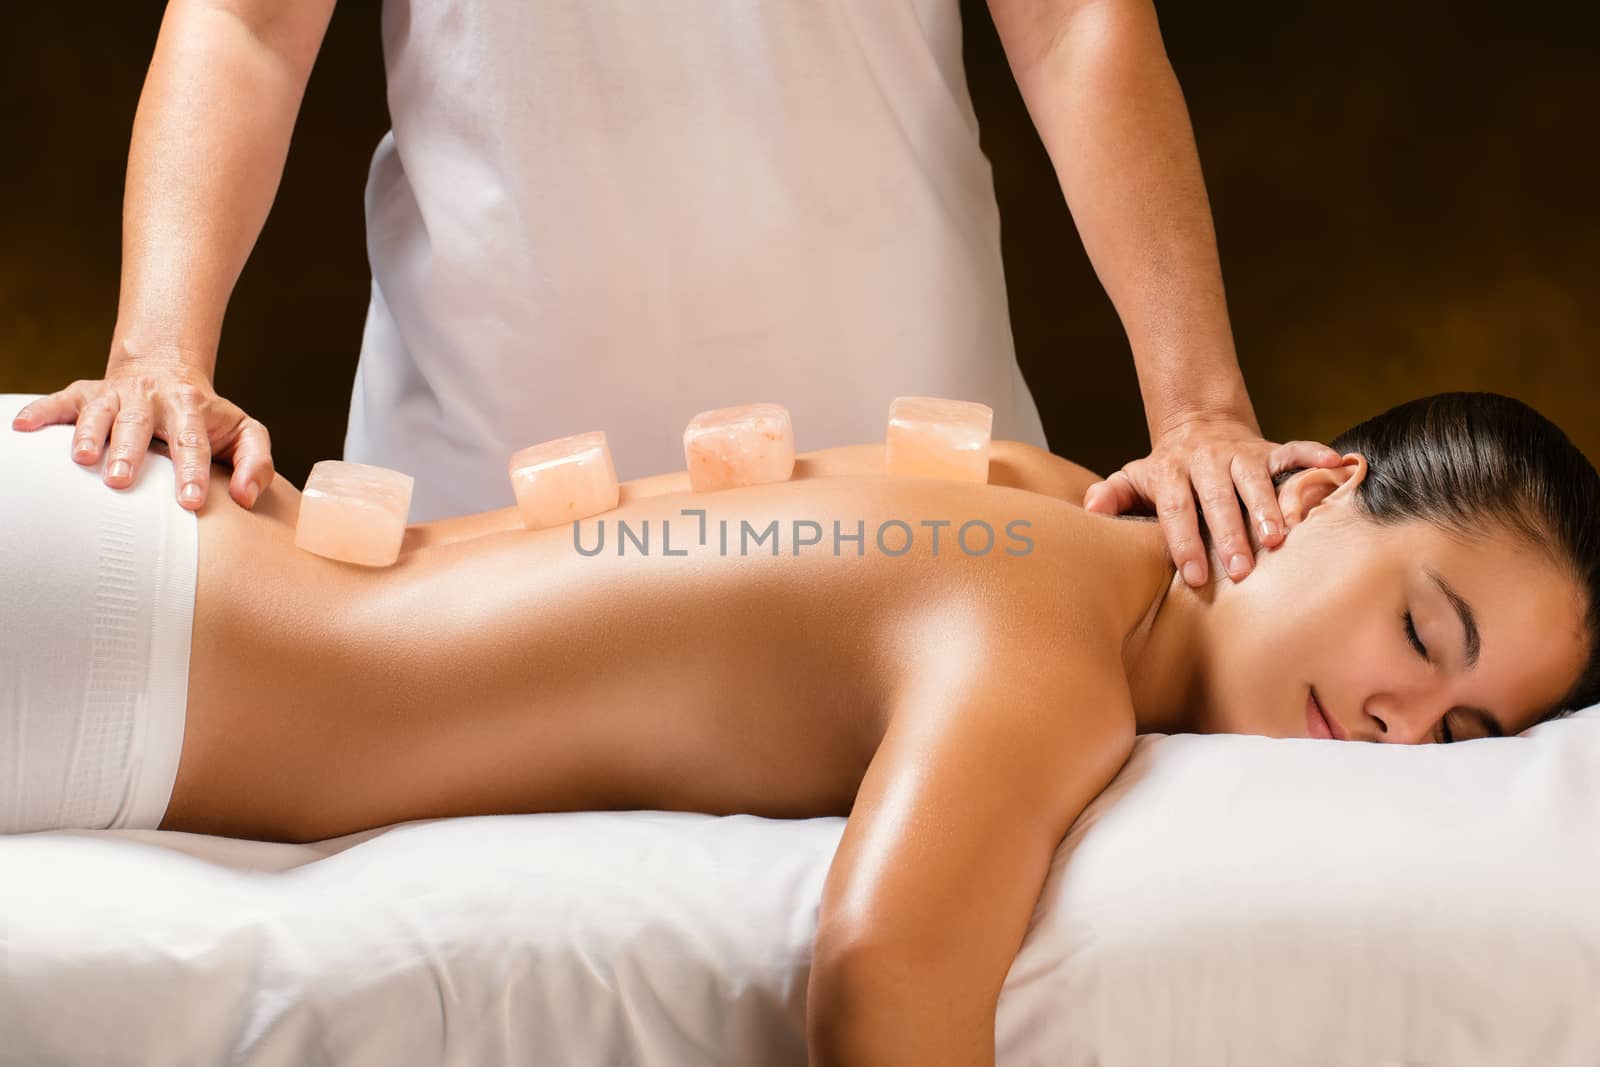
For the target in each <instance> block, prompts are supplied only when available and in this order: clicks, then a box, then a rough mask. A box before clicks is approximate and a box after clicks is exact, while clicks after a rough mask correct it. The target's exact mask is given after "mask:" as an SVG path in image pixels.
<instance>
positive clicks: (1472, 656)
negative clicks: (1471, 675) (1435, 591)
mask: <svg viewBox="0 0 1600 1067" xmlns="http://www.w3.org/2000/svg"><path fill="white" fill-rule="evenodd" d="M1422 573H1423V574H1426V575H1427V576H1428V580H1429V581H1430V582H1432V583H1433V584H1434V585H1436V586H1438V588H1439V592H1441V593H1443V594H1444V595H1445V596H1446V597H1447V598H1448V599H1449V601H1450V606H1451V607H1453V608H1455V609H1456V615H1457V616H1458V617H1459V618H1460V619H1461V628H1462V629H1463V630H1465V631H1466V632H1467V670H1469V671H1470V670H1471V669H1472V668H1474V667H1476V666H1477V665H1478V656H1479V654H1480V653H1481V652H1482V651H1483V641H1482V640H1481V639H1480V638H1479V636H1478V620H1477V618H1476V617H1475V616H1474V615H1473V614H1472V605H1471V604H1468V603H1467V601H1466V598H1465V597H1463V596H1462V595H1461V594H1460V593H1458V592H1456V591H1455V590H1454V589H1453V588H1451V586H1450V583H1449V582H1447V581H1445V580H1444V577H1443V576H1442V575H1439V574H1436V573H1435V572H1434V571H1433V570H1432V569H1431V568H1429V567H1427V566H1426V565H1424V566H1423V568H1422Z"/></svg>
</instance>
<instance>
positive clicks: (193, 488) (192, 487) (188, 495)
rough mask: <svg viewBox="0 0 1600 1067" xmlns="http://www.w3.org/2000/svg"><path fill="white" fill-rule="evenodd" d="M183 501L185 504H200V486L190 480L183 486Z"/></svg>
mask: <svg viewBox="0 0 1600 1067" xmlns="http://www.w3.org/2000/svg"><path fill="white" fill-rule="evenodd" d="M183 502H184V503H185V504H198V503H199V502H200V487H199V486H198V485H196V484H195V483H194V482H190V483H189V484H188V485H186V486H184V487H183Z"/></svg>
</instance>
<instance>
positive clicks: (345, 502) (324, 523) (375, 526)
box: [294, 459, 416, 567]
mask: <svg viewBox="0 0 1600 1067" xmlns="http://www.w3.org/2000/svg"><path fill="white" fill-rule="evenodd" d="M415 481H416V479H414V478H412V477H411V475H409V474H402V473H400V472H399V471H396V470H390V469H389V468H387V467H375V466H372V465H371V464H368V463H348V462H346V461H344V460H341V459H324V460H320V461H318V462H317V463H315V464H313V465H312V467H311V473H310V474H309V475H307V476H306V487H305V491H304V492H303V493H301V494H300V518H299V520H298V521H297V522H296V523H295V528H294V543H295V547H296V548H301V549H304V550H305V551H307V552H313V553H315V554H317V555H319V556H326V557H327V558H328V559H336V560H341V561H343V562H345V563H361V564H365V565H366V566H369V567H387V566H389V565H390V564H391V563H393V562H394V561H395V560H396V559H397V558H399V556H400V542H401V541H402V540H403V539H404V537H405V532H406V516H407V515H409V514H410V512H411V489H412V486H413V485H414V484H415Z"/></svg>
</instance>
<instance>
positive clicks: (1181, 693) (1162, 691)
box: [1122, 524, 1231, 734]
mask: <svg viewBox="0 0 1600 1067" xmlns="http://www.w3.org/2000/svg"><path fill="white" fill-rule="evenodd" d="M1146 536H1147V537H1148V539H1149V540H1150V542H1151V544H1152V545H1153V546H1155V550H1156V551H1159V552H1160V554H1161V557H1162V563H1163V567H1164V573H1165V574H1166V576H1167V580H1166V582H1165V583H1164V584H1163V585H1162V586H1161V587H1160V589H1159V590H1158V591H1157V592H1156V594H1155V595H1154V597H1152V598H1151V600H1150V601H1149V604H1148V606H1147V607H1146V609H1145V612H1144V614H1143V616H1142V617H1141V618H1140V620H1139V623H1138V625H1136V626H1135V627H1134V628H1133V629H1132V630H1131V631H1130V632H1129V633H1128V636H1127V638H1126V639H1125V640H1124V641H1123V646H1122V662H1123V667H1124V669H1125V670H1126V672H1127V678H1128V685H1129V688H1130V690H1131V692H1132V695H1133V712H1134V721H1135V724H1136V728H1137V730H1138V732H1139V733H1142V734H1150V733H1156V734H1176V733H1191V732H1196V727H1197V725H1198V724H1199V723H1201V722H1203V721H1204V719H1205V717H1206V716H1205V709H1206V707H1207V705H1208V701H1207V699H1206V693H1207V692H1208V690H1209V688H1210V687H1209V686H1208V684H1207V666H1208V665H1209V664H1210V663H1211V662H1212V659H1213V658H1212V655H1211V652H1212V649H1211V642H1212V638H1213V636H1214V635H1213V634H1212V633H1211V630H1210V628H1209V626H1208V621H1209V618H1210V611H1209V609H1210V607H1211V604H1212V603H1213V601H1214V599H1215V596H1216V593H1217V583H1218V582H1219V581H1230V580H1231V579H1229V578H1228V577H1227V575H1226V573H1225V572H1224V571H1223V569H1222V562H1221V560H1220V559H1219V558H1218V557H1217V554H1216V551H1215V549H1213V548H1211V546H1210V545H1209V544H1208V545H1207V555H1208V557H1209V559H1208V564H1207V565H1208V575H1207V581H1206V584H1205V585H1204V586H1202V587H1200V588H1199V589H1194V588H1192V587H1190V585H1189V583H1188V582H1185V581H1184V580H1183V578H1182V576H1180V575H1179V574H1178V573H1177V570H1176V569H1175V568H1174V567H1173V565H1172V561H1171V559H1170V558H1168V557H1167V555H1166V544H1165V536H1164V535H1163V534H1162V533H1161V530H1160V527H1159V526H1157V525H1155V524H1152V525H1151V532H1150V533H1149V534H1147V535H1146Z"/></svg>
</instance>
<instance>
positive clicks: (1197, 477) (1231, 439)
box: [1083, 418, 1340, 586]
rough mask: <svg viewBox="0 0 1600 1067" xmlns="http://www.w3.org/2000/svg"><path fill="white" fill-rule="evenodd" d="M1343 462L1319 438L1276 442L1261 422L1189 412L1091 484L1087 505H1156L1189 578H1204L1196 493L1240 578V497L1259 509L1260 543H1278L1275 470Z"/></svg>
mask: <svg viewBox="0 0 1600 1067" xmlns="http://www.w3.org/2000/svg"><path fill="white" fill-rule="evenodd" d="M1339 462H1340V457H1339V453H1338V452H1336V451H1334V450H1333V449H1332V448H1329V447H1328V446H1327V445H1324V444H1320V443H1319V442H1316V441H1290V442H1288V443H1287V444H1277V443H1276V442H1273V441H1266V440H1263V439H1262V437H1261V434H1260V432H1259V431H1258V430H1256V429H1255V427H1253V426H1251V425H1249V424H1246V423H1243V422H1240V421H1238V420H1237V419H1228V418H1211V419H1204V418H1201V419H1191V420H1190V421H1188V422H1185V423H1182V424H1179V425H1178V426H1176V427H1174V428H1173V429H1172V430H1170V431H1168V432H1167V433H1166V434H1164V435H1163V436H1162V437H1160V438H1159V439H1158V440H1157V441H1155V442H1154V443H1153V445H1152V447H1151V450H1150V455H1148V456H1146V457H1145V458H1144V459H1136V460H1134V461H1132V462H1131V463H1128V464H1127V465H1125V466H1124V467H1123V468H1122V469H1121V470H1119V471H1117V472H1116V473H1115V474H1113V475H1111V476H1110V477H1109V478H1107V479H1106V480H1105V481H1101V482H1095V483H1094V484H1093V485H1091V486H1090V487H1089V488H1088V489H1087V490H1086V491H1085V492H1084V497H1083V507H1084V510H1085V511H1096V512H1100V513H1101V514H1104V515H1120V514H1123V513H1124V512H1128V511H1133V510H1136V509H1139V508H1150V507H1152V506H1153V507H1154V508H1155V512H1156V516H1157V518H1158V519H1159V520H1160V522H1161V529H1162V532H1163V533H1165V534H1166V538H1167V551H1168V554H1169V555H1170V556H1171V557H1172V561H1173V563H1174V564H1175V565H1176V566H1177V568H1178V571H1179V573H1181V574H1182V575H1183V577H1184V581H1186V582H1188V583H1189V585H1191V586H1201V585H1204V584H1205V583H1206V580H1207V577H1208V576H1207V567H1206V550H1205V545H1204V543H1203V542H1202V541H1201V540H1200V527H1199V522H1198V517H1197V516H1196V514H1195V507H1194V501H1195V498H1196V497H1198V498H1199V500H1200V504H1201V507H1202V508H1203V509H1204V514H1205V522H1206V525H1207V526H1208V527H1209V528H1210V530H1211V540H1212V543H1213V544H1214V545H1215V546H1216V549H1217V555H1218V557H1219V558H1220V559H1222V560H1224V561H1227V562H1228V574H1229V576H1230V577H1231V578H1232V579H1233V580H1234V581H1239V580H1241V579H1242V578H1244V576H1245V575H1247V574H1249V573H1250V569H1251V566H1252V564H1253V560H1252V556H1251V551H1250V536H1249V533H1248V532H1247V531H1246V529H1245V526H1244V517H1243V516H1242V515H1241V514H1240V508H1239V500H1240V498H1243V500H1244V505H1245V510H1246V511H1247V512H1248V513H1249V514H1250V515H1251V516H1253V518H1252V519H1251V520H1250V521H1251V522H1252V523H1253V525H1254V529H1255V531H1256V533H1257V535H1258V537H1259V538H1260V541H1261V545H1262V547H1263V548H1274V547H1276V546H1277V545H1279V544H1281V543H1282V541H1283V534H1284V524H1283V512H1282V511H1281V510H1279V508H1278V494H1277V492H1276V490H1274V489H1273V487H1272V478H1273V475H1276V474H1281V473H1283V472H1284V471H1291V470H1297V469H1300V468H1303V467H1337V466H1338V465H1339ZM1235 489H1237V491H1238V493H1237V495H1235Z"/></svg>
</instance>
